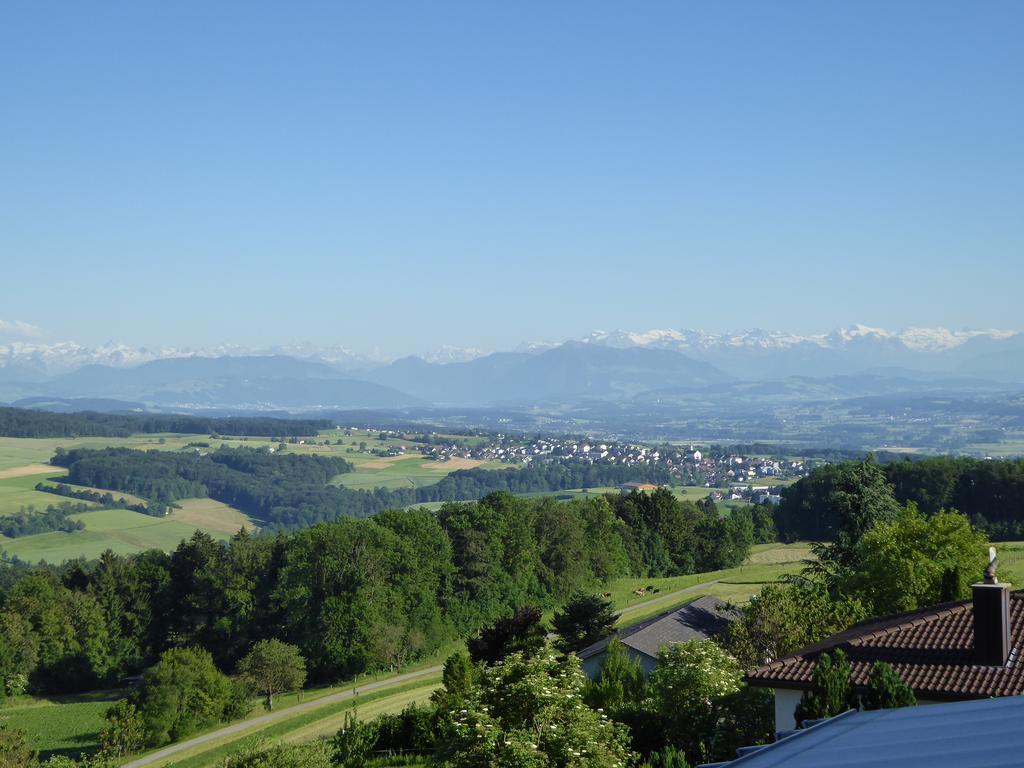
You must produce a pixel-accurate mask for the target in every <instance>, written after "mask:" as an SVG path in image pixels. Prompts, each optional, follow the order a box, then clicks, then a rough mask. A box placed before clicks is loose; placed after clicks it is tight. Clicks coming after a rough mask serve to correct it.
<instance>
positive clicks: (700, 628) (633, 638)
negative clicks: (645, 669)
mask: <svg viewBox="0 0 1024 768" xmlns="http://www.w3.org/2000/svg"><path fill="white" fill-rule="evenodd" d="M733 617H734V614H733V613H732V611H730V610H729V609H728V608H727V607H726V605H725V603H724V602H723V601H722V600H721V599H720V598H717V597H702V598H699V599H697V600H694V601H693V602H692V603H687V604H686V605H684V606H682V607H681V608H673V609H672V610H671V611H666V612H665V613H662V614H660V615H658V616H655V617H654V618H651V619H647V620H646V621H642V622H640V623H639V624H634V625H633V626H631V627H627V628H626V629H624V630H622V631H621V632H618V633H617V635H612V636H611V637H606V638H605V639H604V640H599V641H598V642H596V643H594V644H593V645H589V646H587V647H586V648H584V649H583V650H582V651H580V653H579V657H580V658H581V659H588V658H590V657H591V656H596V655H597V654H599V653H602V652H603V651H604V649H605V648H607V647H608V643H610V642H611V641H612V639H613V638H615V637H618V639H619V640H621V641H622V643H623V644H624V645H626V646H628V647H629V648H632V649H633V650H634V651H637V652H638V653H642V654H644V655H645V656H650V657H651V658H652V659H656V658H657V657H658V651H659V650H660V649H661V646H663V645H665V644H667V643H685V642H686V641H687V640H707V639H708V638H709V637H711V636H713V635H716V634H718V633H719V632H721V631H722V629H724V628H725V625H726V624H728V623H729V621H730V620H731V619H732V618H733Z"/></svg>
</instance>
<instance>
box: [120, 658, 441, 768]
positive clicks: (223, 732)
mask: <svg viewBox="0 0 1024 768" xmlns="http://www.w3.org/2000/svg"><path fill="white" fill-rule="evenodd" d="M442 669H443V667H441V666H434V667H427V668H426V669H418V670H416V671H415V672H405V673H403V674H401V675H395V676H394V677H389V678H387V679H386V680H378V681H377V682H375V683H366V684H365V685H360V686H357V687H356V688H355V689H354V691H355V693H358V694H362V693H370V692H371V691H376V690H379V689H380V688H386V687H389V686H393V685H400V684H401V683H406V682H409V681H410V680H416V679H417V678H420V677H427V676H429V675H436V674H438V673H439V672H441V671H442ZM352 696H353V689H351V688H349V689H348V690H346V691H339V692H338V693H332V694H330V695H329V696H323V697H321V698H319V699H314V700H312V701H305V702H303V703H302V704H296V705H295V706H294V707H288V708H287V709H279V710H277V711H276V712H269V713H268V714H266V715H260V716H259V717H254V718H252V719H251V720H243V721H241V722H238V723H233V724H232V725H228V726H225V727H224V728H219V729H217V730H216V731H210V733H204V734H203V735H202V736H196V737H195V738H194V739H189V740H188V741H179V742H178V743H177V744H171V745H170V746H169V747H164V748H163V749H161V750H158V751H156V752H150V753H149V754H148V755H144V756H142V757H140V758H138V759H137V760H132V761H131V762H130V763H125V764H124V766H122V768H142V766H145V765H151V764H152V763H155V762H156V761H157V760H163V759H165V758H168V757H171V756H172V755H176V754H178V753H179V752H184V751H185V750H187V749H192V748H193V747H198V746H201V745H202V744H206V743H208V742H211V741H216V740H217V739H221V738H223V737H224V736H230V735H232V734H235V733H241V732H243V731H247V730H249V729H250V728H255V727H257V726H260V725H266V724H267V723H272V722H274V721H275V720H281V719H283V718H286V717H292V716H293V715H297V714H300V713H302V712H305V711H306V710H309V709H316V708H317V707H322V706H324V705H325V704H333V703H334V702H336V701H344V700H345V699H351V698H352Z"/></svg>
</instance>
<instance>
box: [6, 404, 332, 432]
mask: <svg viewBox="0 0 1024 768" xmlns="http://www.w3.org/2000/svg"><path fill="white" fill-rule="evenodd" d="M332 426H333V425H332V424H331V422H330V421H327V420H325V419H273V418H267V417H264V416H231V417H225V418H215V417H206V416H181V415H174V414H149V413H147V414H110V413H92V412H88V411H87V412H84V413H50V412H48V411H32V410H26V409H23V408H8V407H0V437H128V436H129V435H133V434H138V433H145V434H153V433H157V432H173V433H178V434H220V435H266V436H289V435H315V434H316V433H317V432H318V431H319V430H321V429H330V428H331V427H332Z"/></svg>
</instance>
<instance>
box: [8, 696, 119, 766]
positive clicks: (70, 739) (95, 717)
mask: <svg viewBox="0 0 1024 768" xmlns="http://www.w3.org/2000/svg"><path fill="white" fill-rule="evenodd" d="M124 695H125V691H123V690H112V691H97V692H95V693H89V694H83V695H79V696H68V697H54V698H34V697H31V696H19V697H17V698H16V699H13V700H11V701H10V702H8V703H7V704H5V705H4V706H3V707H2V708H0V723H3V724H5V725H8V726H10V727H11V728H17V729H20V730H22V731H24V732H25V734H26V736H27V738H28V743H29V745H30V746H31V747H32V749H34V750H36V751H38V752H39V753H40V757H42V758H44V759H46V758H48V757H50V756H51V755H66V756H68V757H77V756H78V755H79V754H82V753H85V752H92V751H94V750H96V749H98V748H99V732H100V730H101V729H102V728H103V726H104V724H105V720H104V717H103V716H104V715H105V714H106V711H107V710H108V709H109V708H110V707H111V705H113V704H114V702H116V701H117V700H118V699H120V698H122V697H124Z"/></svg>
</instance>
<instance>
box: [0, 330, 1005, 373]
mask: <svg viewBox="0 0 1024 768" xmlns="http://www.w3.org/2000/svg"><path fill="white" fill-rule="evenodd" d="M573 343H575V344H582V345H589V346H594V347H611V348H616V349H628V348H646V349H652V350H669V351H674V352H678V353H681V354H683V355H686V356H688V357H691V358H693V359H695V360H699V361H702V362H706V363H710V364H712V365H715V366H717V367H719V368H721V369H722V370H723V371H725V372H727V373H729V374H731V375H734V376H739V377H744V378H770V377H779V376H786V375H835V374H845V373H851V372H857V371H863V370H869V369H873V368H905V369H913V370H921V371H934V370H947V371H958V372H961V373H963V372H966V371H965V369H964V367H963V366H964V365H966V364H968V363H969V361H970V360H971V359H972V357H974V356H982V357H983V358H985V356H986V355H987V356H988V357H989V358H991V356H992V355H993V354H998V353H999V352H1001V351H1005V350H1011V351H1012V352H1013V353H1014V354H1016V353H1017V350H1021V349H1024V334H1020V333H1016V332H1014V331H1006V330H996V329H988V330H969V329H965V330H949V329H946V328H906V329H903V330H900V331H890V330H886V329H883V328H875V327H871V326H867V325H853V326H850V327H847V328H839V329H836V330H833V331H831V332H829V333H822V334H812V335H800V334H794V333H787V332H784V331H767V330H761V329H752V330H745V331H731V332H725V333H710V332H706V331H701V330H693V329H683V330H675V329H653V330H648V331H643V332H633V331H625V330H614V331H594V332H593V333H590V334H588V335H587V336H585V337H583V338H582V339H575V340H570V341H569V342H531V343H524V344H521V345H520V346H518V347H517V348H516V349H515V350H513V353H514V354H540V353H543V352H545V351H547V350H550V349H553V348H556V347H559V346H561V345H562V344H573ZM489 354H491V353H490V352H489V351H487V350H483V349H479V348H475V347H470V348H465V347H456V346H447V345H446V346H442V347H440V348H438V349H436V350H433V351H431V352H428V353H425V354H422V355H419V356H418V357H419V358H420V359H421V360H423V361H425V362H427V363H431V364H437V365H444V364H455V363H466V362H469V361H472V360H476V359H479V358H483V357H486V356H488V355H489ZM254 355H282V356H288V357H294V358H298V359H301V360H310V361H316V362H321V363H326V364H327V365H329V366H331V367H333V368H335V369H337V370H340V371H346V372H361V371H370V370H374V369H378V368H381V367H383V366H386V365H388V364H390V363H392V362H393V361H394V359H395V358H394V357H392V356H389V355H387V354H385V353H384V352H381V351H379V350H374V351H373V352H371V353H360V352H355V351H353V350H351V349H349V348H347V347H345V346H342V345H332V346H328V347H323V346H317V345H313V344H306V343H297V344H288V345H279V346H272V347H263V348H252V347H243V346H240V345H221V346H216V347H209V348H202V349H191V348H178V347H130V346H128V345H125V344H119V343H111V344H105V345H102V346H97V347H89V346H85V345H82V344H78V343H75V342H57V343H51V344H47V343H43V342H40V341H35V340H23V341H14V342H10V343H7V344H0V370H2V371H4V372H5V373H6V377H7V378H12V377H17V378H21V379H26V380H31V379H41V378H46V377H50V376H56V375H61V374H64V373H68V372H70V371H74V370H77V369H79V368H82V367H84V366H87V365H103V366H109V367H114V368H128V367H133V366H137V365H141V364H143V363H147V362H150V361H153V360H161V359H168V358H188V357H209V358H216V357H241V356H254ZM988 363H989V369H991V367H992V363H993V361H992V360H991V359H989V360H988ZM991 372H992V371H991V370H987V371H986V374H990V373H991Z"/></svg>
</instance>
